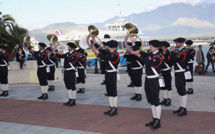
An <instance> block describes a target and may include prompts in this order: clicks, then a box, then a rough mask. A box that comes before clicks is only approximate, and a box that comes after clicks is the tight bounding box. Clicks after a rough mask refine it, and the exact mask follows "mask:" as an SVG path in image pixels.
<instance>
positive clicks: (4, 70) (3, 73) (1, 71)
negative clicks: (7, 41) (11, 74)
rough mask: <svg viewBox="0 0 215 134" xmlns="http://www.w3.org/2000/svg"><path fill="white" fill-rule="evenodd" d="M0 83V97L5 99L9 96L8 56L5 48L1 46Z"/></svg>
mask: <svg viewBox="0 0 215 134" xmlns="http://www.w3.org/2000/svg"><path fill="white" fill-rule="evenodd" d="M0 49H1V51H0V83H1V85H2V93H1V94H0V97H7V96H9V92H8V60H9V57H10V56H9V54H8V52H7V51H6V50H7V46H6V45H1V46H0Z"/></svg>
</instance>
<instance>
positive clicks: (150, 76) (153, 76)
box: [146, 75, 159, 79]
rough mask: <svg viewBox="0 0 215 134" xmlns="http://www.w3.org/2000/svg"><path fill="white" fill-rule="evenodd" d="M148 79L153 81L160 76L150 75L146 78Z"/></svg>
mask: <svg viewBox="0 0 215 134" xmlns="http://www.w3.org/2000/svg"><path fill="white" fill-rule="evenodd" d="M146 78H148V79H153V78H159V76H158V75H148V76H146Z"/></svg>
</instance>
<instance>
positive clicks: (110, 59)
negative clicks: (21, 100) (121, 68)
mask: <svg viewBox="0 0 215 134" xmlns="http://www.w3.org/2000/svg"><path fill="white" fill-rule="evenodd" d="M92 39H93V42H94V43H95V37H92ZM107 46H108V50H109V51H108V53H105V54H104V53H101V52H99V51H97V50H96V49H95V48H91V49H92V51H93V52H94V53H95V54H96V56H98V57H101V58H102V59H104V60H105V71H106V72H105V82H106V84H105V85H106V90H107V94H108V96H109V103H110V109H109V110H108V111H107V112H104V114H105V115H109V116H115V115H117V114H118V111H117V104H118V97H117V69H118V64H119V53H118V52H117V50H116V48H117V46H118V42H117V41H115V40H111V41H108V42H107Z"/></svg>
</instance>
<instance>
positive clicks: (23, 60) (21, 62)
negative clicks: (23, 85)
mask: <svg viewBox="0 0 215 134" xmlns="http://www.w3.org/2000/svg"><path fill="white" fill-rule="evenodd" d="M17 62H19V63H20V68H22V66H23V64H24V63H25V59H18V60H17Z"/></svg>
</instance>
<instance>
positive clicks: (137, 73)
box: [131, 69, 143, 87]
mask: <svg viewBox="0 0 215 134" xmlns="http://www.w3.org/2000/svg"><path fill="white" fill-rule="evenodd" d="M142 75H143V70H142V69H136V70H134V69H131V81H132V84H133V85H134V86H135V87H141V86H142Z"/></svg>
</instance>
